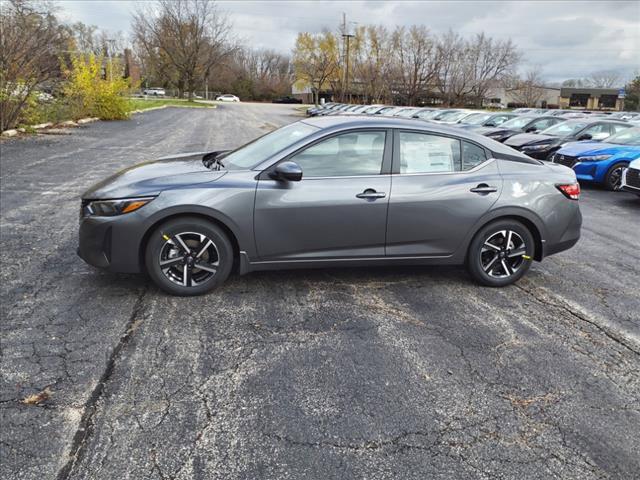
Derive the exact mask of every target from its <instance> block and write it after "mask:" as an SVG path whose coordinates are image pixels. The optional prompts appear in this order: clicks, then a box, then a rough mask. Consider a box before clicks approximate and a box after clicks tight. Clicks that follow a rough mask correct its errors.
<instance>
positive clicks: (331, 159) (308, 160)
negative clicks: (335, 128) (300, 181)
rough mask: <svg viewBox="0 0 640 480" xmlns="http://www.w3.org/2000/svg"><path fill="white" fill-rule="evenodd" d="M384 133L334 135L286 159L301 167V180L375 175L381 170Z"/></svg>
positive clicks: (367, 132) (368, 132)
mask: <svg viewBox="0 0 640 480" xmlns="http://www.w3.org/2000/svg"><path fill="white" fill-rule="evenodd" d="M385 137H386V133H385V132H372V131H366V132H351V133H344V134H342V135H336V136H335V137H331V138H329V139H327V140H323V141H321V142H319V143H316V144H315V145H313V146H311V147H309V148H307V149H305V150H303V151H302V152H299V153H297V154H295V155H294V156H293V157H291V158H290V160H291V161H294V162H296V163H297V164H298V165H299V166H300V168H302V175H303V178H305V177H306V178H309V177H345V176H354V175H378V174H380V170H381V169H382V158H383V155H384V143H385Z"/></svg>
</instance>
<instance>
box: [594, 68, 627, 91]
mask: <svg viewBox="0 0 640 480" xmlns="http://www.w3.org/2000/svg"><path fill="white" fill-rule="evenodd" d="M585 80H586V83H588V85H589V86H591V87H594V88H615V87H620V86H622V85H623V84H624V81H623V79H622V77H621V76H620V74H619V73H618V72H616V71H615V70H601V71H598V72H593V73H592V74H591V75H589V77H587V78H586V79H585Z"/></svg>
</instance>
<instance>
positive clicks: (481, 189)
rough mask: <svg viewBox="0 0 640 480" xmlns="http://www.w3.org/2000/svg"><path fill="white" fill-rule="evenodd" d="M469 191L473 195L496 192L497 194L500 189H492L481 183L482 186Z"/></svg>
mask: <svg viewBox="0 0 640 480" xmlns="http://www.w3.org/2000/svg"><path fill="white" fill-rule="evenodd" d="M469 191H470V192H473V193H494V192H497V191H498V189H497V188H496V187H490V186H489V185H487V184H486V183H481V184H480V185H478V186H477V187H474V188H472V189H471V190H469Z"/></svg>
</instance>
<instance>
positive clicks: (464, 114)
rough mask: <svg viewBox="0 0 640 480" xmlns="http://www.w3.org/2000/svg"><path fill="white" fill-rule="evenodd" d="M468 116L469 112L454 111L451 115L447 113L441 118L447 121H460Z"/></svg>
mask: <svg viewBox="0 0 640 480" xmlns="http://www.w3.org/2000/svg"><path fill="white" fill-rule="evenodd" d="M468 116H469V112H453V113H450V114H449V115H445V116H444V117H443V118H441V119H440V120H444V121H445V122H459V121H460V120H462V119H463V118H466V117H468Z"/></svg>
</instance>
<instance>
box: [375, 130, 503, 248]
mask: <svg viewBox="0 0 640 480" xmlns="http://www.w3.org/2000/svg"><path fill="white" fill-rule="evenodd" d="M394 135H395V138H394V154H393V176H392V189H391V199H390V201H389V215H388V227H387V246H386V255H387V256H399V257H406V256H425V257H448V256H451V255H452V254H453V253H455V252H456V250H457V249H458V247H459V246H460V245H461V243H462V241H463V239H464V238H465V236H466V234H467V233H468V232H469V231H470V229H471V228H472V226H473V225H474V224H475V223H476V222H477V220H478V219H479V218H480V217H481V216H482V215H483V214H484V213H485V212H487V211H488V210H489V209H490V208H491V206H492V205H493V204H494V203H495V202H496V200H497V199H498V197H499V196H500V192H501V190H502V178H501V176H500V173H499V171H498V166H497V162H496V161H495V160H492V159H490V158H489V157H490V154H489V152H488V151H487V150H485V149H484V148H483V147H481V146H480V145H478V144H475V143H472V142H469V141H467V140H460V139H457V138H455V137H449V136H444V135H440V134H436V133H428V132H424V131H404V130H398V131H396V132H395V133H394Z"/></svg>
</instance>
